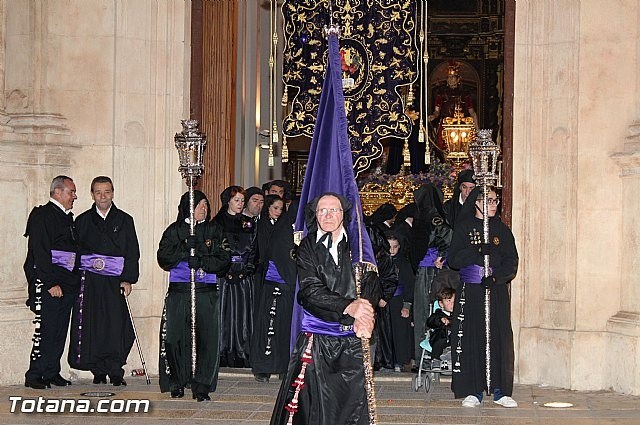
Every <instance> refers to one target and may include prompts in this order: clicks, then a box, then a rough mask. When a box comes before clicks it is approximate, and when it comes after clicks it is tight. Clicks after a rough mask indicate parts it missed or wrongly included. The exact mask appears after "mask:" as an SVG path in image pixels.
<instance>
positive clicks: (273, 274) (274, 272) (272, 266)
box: [264, 260, 287, 283]
mask: <svg viewBox="0 0 640 425" xmlns="http://www.w3.org/2000/svg"><path fill="white" fill-rule="evenodd" d="M264 278H265V280H270V281H271V282H276V283H287V282H285V281H284V279H283V278H282V276H280V273H278V268H277V267H276V263H274V262H273V261H271V260H269V267H267V274H266V275H265V277H264Z"/></svg>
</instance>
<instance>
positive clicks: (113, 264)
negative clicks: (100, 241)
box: [80, 254, 124, 276]
mask: <svg viewBox="0 0 640 425" xmlns="http://www.w3.org/2000/svg"><path fill="white" fill-rule="evenodd" d="M123 269H124V257H112V256H110V255H100V254H88V255H82V256H80V270H86V271H88V272H91V273H95V274H100V275H103V276H120V275H121V274H122V270H123Z"/></svg>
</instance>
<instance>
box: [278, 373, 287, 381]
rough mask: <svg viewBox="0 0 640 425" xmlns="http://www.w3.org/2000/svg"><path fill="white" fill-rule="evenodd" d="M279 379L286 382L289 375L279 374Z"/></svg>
mask: <svg viewBox="0 0 640 425" xmlns="http://www.w3.org/2000/svg"><path fill="white" fill-rule="evenodd" d="M278 379H279V380H281V381H284V380H285V379H287V374H286V373H280V374H278Z"/></svg>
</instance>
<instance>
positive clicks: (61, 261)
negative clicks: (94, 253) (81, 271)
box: [51, 249, 76, 272]
mask: <svg viewBox="0 0 640 425" xmlns="http://www.w3.org/2000/svg"><path fill="white" fill-rule="evenodd" d="M51 264H54V265H56V266H60V267H62V268H65V269H67V270H69V271H70V272H72V271H73V268H74V267H75V265H76V253H75V252H69V251H59V250H57V249H52V250H51Z"/></svg>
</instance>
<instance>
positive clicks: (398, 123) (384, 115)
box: [282, 0, 418, 175]
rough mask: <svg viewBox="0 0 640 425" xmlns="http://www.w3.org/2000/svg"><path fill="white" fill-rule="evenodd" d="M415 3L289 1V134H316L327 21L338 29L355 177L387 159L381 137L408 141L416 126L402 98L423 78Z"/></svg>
mask: <svg viewBox="0 0 640 425" xmlns="http://www.w3.org/2000/svg"><path fill="white" fill-rule="evenodd" d="M329 1H331V3H332V4H331V5H330V3H329ZM415 3H416V2H415V1H409V0H406V1H403V0H399V1H398V0H394V1H391V0H284V2H283V4H282V12H283V15H284V37H285V43H284V44H285V45H284V61H283V73H282V75H283V81H284V84H285V91H284V99H283V101H285V102H289V101H290V102H291V104H290V112H289V114H287V115H286V116H285V118H284V123H283V133H284V135H285V136H286V137H296V136H307V137H311V136H312V134H313V127H314V124H315V121H316V114H317V111H318V102H319V100H320V91H321V88H322V83H323V80H324V72H325V67H326V57H327V40H326V38H325V35H324V27H325V26H327V27H328V26H329V24H330V22H332V23H333V24H334V25H337V26H338V27H339V30H340V39H339V41H340V57H341V65H342V67H341V68H342V69H341V70H342V82H343V91H344V97H345V107H346V113H347V120H348V123H349V128H348V131H349V142H350V144H351V151H352V155H353V167H354V170H355V173H356V175H358V174H359V173H360V172H361V171H364V170H366V169H367V168H369V166H370V164H371V161H373V160H374V159H376V158H378V157H380V156H381V155H382V144H381V140H382V139H383V138H386V137H397V138H401V139H406V138H408V137H409V135H410V134H411V126H412V122H411V119H410V118H409V117H408V116H407V115H406V114H405V101H404V97H406V96H407V93H408V92H409V90H410V85H411V83H412V82H414V81H415V80H416V78H417V74H418V72H417V62H418V58H417V48H416V44H415V41H416V40H415V33H416V10H415V8H416V6H415ZM329 7H331V10H332V11H333V13H332V14H331V18H330V12H329ZM409 97H411V95H409Z"/></svg>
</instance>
